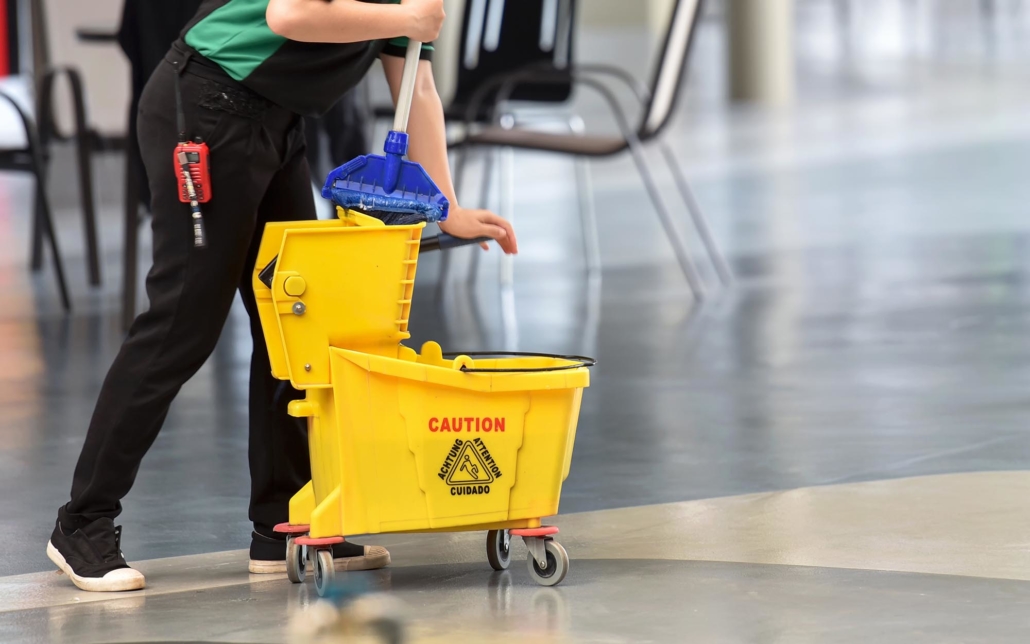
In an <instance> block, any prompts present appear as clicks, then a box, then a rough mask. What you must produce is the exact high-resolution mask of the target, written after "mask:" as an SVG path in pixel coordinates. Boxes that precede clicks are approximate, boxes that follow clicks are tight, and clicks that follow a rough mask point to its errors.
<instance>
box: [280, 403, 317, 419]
mask: <svg viewBox="0 0 1030 644" xmlns="http://www.w3.org/2000/svg"><path fill="white" fill-rule="evenodd" d="M286 413H287V414H289V415H290V416H293V417H294V418H310V417H312V416H315V415H317V413H318V409H317V408H316V407H315V404H314V403H313V402H310V401H307V400H293V401H290V404H289V406H287V407H286Z"/></svg>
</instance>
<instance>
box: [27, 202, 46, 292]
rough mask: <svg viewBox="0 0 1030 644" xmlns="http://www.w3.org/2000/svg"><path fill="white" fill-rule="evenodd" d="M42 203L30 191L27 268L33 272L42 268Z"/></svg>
mask: <svg viewBox="0 0 1030 644" xmlns="http://www.w3.org/2000/svg"><path fill="white" fill-rule="evenodd" d="M42 222H43V204H42V202H41V201H40V200H39V198H37V197H36V193H35V192H33V193H32V250H31V253H30V255H29V258H30V259H29V268H30V269H31V270H32V272H34V273H38V272H39V271H41V270H43V223H42Z"/></svg>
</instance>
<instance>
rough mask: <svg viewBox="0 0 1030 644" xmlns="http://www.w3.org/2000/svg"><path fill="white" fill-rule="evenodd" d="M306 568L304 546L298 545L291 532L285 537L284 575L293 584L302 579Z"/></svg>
mask: <svg viewBox="0 0 1030 644" xmlns="http://www.w3.org/2000/svg"><path fill="white" fill-rule="evenodd" d="M307 569H308V557H307V553H306V552H304V546H301V545H298V544H297V541H296V539H295V538H294V536H293V535H292V534H291V535H289V536H288V537H286V576H287V577H289V578H290V581H292V582H293V583H295V584H299V583H301V582H303V581H304V574H305V573H306V572H307Z"/></svg>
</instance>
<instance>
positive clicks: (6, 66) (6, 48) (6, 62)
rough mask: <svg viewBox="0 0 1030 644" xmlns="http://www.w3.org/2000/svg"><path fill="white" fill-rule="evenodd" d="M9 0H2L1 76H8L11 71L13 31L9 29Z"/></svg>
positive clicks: (0, 7)
mask: <svg viewBox="0 0 1030 644" xmlns="http://www.w3.org/2000/svg"><path fill="white" fill-rule="evenodd" d="M7 1H8V0H0V76H8V75H10V73H11V56H10V50H11V43H13V42H14V38H11V33H10V32H9V31H8V30H7Z"/></svg>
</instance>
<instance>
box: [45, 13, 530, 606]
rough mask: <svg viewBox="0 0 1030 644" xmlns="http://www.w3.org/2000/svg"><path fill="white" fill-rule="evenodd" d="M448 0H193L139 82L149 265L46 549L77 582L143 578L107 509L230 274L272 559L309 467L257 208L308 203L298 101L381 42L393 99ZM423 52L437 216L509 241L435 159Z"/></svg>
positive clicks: (206, 344) (259, 501) (268, 217)
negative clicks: (262, 301) (440, 208)
mask: <svg viewBox="0 0 1030 644" xmlns="http://www.w3.org/2000/svg"><path fill="white" fill-rule="evenodd" d="M443 19H444V10H443V0H403V2H399V1H398V0H330V1H327V0H204V1H203V3H202V4H201V6H200V9H199V10H198V12H197V14H196V15H195V16H194V17H193V19H192V20H191V21H190V22H189V24H187V26H186V27H185V29H184V30H183V32H182V35H181V36H180V38H179V39H178V40H177V41H176V42H175V43H174V44H173V46H172V48H171V50H170V51H169V52H168V54H167V55H166V57H165V60H164V63H163V64H161V65H160V66H159V67H158V69H157V70H156V71H155V72H154V74H153V75H152V76H151V78H150V80H149V81H148V83H147V86H146V88H145V90H144V92H143V95H142V97H141V99H140V106H139V128H138V135H139V143H140V151H141V153H142V156H143V161H144V165H145V167H146V172H147V177H148V181H149V184H150V190H151V194H152V210H153V224H152V226H153V256H154V264H153V268H151V270H150V272H149V274H148V275H147V280H146V288H147V294H148V296H149V299H150V306H149V308H148V310H147V311H145V312H144V313H142V314H140V315H139V317H137V318H136V320H135V321H134V322H133V324H132V327H131V329H130V331H129V333H128V336H127V338H126V340H125V342H124V344H123V345H122V347H121V350H120V351H119V353H118V356H117V357H116V358H115V360H114V363H113V364H112V365H111V368H110V370H109V371H108V373H107V377H106V378H105V379H104V383H103V386H102V388H101V391H100V395H99V397H98V400H97V404H96V407H95V410H94V412H93V416H92V419H91V421H90V424H89V429H88V432H87V434H86V439H85V443H84V445H83V447H82V452H81V454H80V456H79V459H78V463H77V464H76V467H75V471H74V475H73V478H72V487H71V499H70V500H69V501H68V502H67V503H66V504H65V505H63V506H62V507H61V508H60V509H59V510H58V513H57V522H56V525H55V527H54V531H53V534H52V536H51V538H50V541H49V542H48V543H47V554H48V556H49V557H50V559H51V560H52V561H53V562H54V563H55V564H56V565H57V566H58V567H59V568H60V569H61V570H62V571H63V572H65V573H67V574H68V576H69V577H70V578H71V580H72V581H73V582H74V583H75V584H76V585H77V586H78V587H79V588H82V589H84V590H96V591H119V590H131V589H138V588H143V586H144V584H145V580H144V577H143V575H142V573H140V572H139V571H137V570H135V569H133V568H131V567H130V566H129V565H128V564H127V563H126V561H125V558H124V555H123V554H122V548H121V540H122V532H121V528H120V527H119V526H116V525H115V523H114V519H115V518H116V517H117V516H118V515H119V513H120V512H121V499H122V498H124V497H125V495H126V494H127V493H128V492H129V490H130V488H131V487H132V484H133V481H134V479H135V478H136V474H137V472H138V470H139V466H140V462H141V461H142V459H143V456H144V455H145V454H146V452H147V450H148V449H149V448H150V446H151V445H152V444H153V442H154V439H155V438H156V437H157V434H158V431H159V430H160V428H161V425H162V423H163V421H164V419H165V416H166V415H167V413H168V408H169V405H170V404H171V402H172V399H173V398H175V395H176V393H177V392H178V391H179V388H180V387H181V386H182V385H183V383H185V382H186V381H187V380H188V379H189V378H190V377H191V376H193V374H194V373H195V372H196V371H197V370H198V369H199V368H200V367H201V365H203V363H204V362H205V360H206V359H207V358H208V356H209V355H210V354H211V352H212V351H213V350H214V348H215V344H216V342H217V340H218V336H219V334H220V332H221V329H222V326H223V324H224V323H225V320H226V318H227V316H228V314H229V309H230V306H231V305H232V301H233V298H234V295H235V291H236V290H237V289H238V290H239V292H240V294H241V296H242V300H243V303H244V306H245V307H246V309H247V312H248V313H249V314H250V326H251V335H252V338H253V345H254V346H253V354H252V358H251V368H250V392H249V393H250V407H249V441H250V442H249V450H248V458H249V465H250V476H251V491H250V510H249V515H250V520H251V521H252V522H253V526H254V528H253V534H252V539H251V546H250V570H251V571H252V572H255V573H265V572H278V571H282V570H285V542H284V541H283V540H281V539H280V538H279V536H278V535H276V534H274V533H273V531H272V528H273V527H274V526H275V525H276V524H277V523H280V522H285V521H287V520H288V503H289V500H290V497H291V496H292V495H293V494H294V493H295V492H296V491H298V490H299V489H300V488H301V487H302V486H303V485H304V484H305V483H306V482H307V481H308V480H309V479H310V464H309V460H308V448H307V440H306V431H305V427H304V426H303V425H301V424H299V422H298V421H297V420H296V419H293V418H291V417H289V416H288V415H287V412H286V408H287V405H288V404H289V402H290V401H291V400H294V399H297V398H299V397H301V395H302V394H301V393H300V392H298V391H296V390H294V389H292V388H291V387H289V384H288V383H283V382H279V381H277V380H275V379H274V378H273V377H272V375H271V367H270V365H269V359H268V353H267V349H266V347H265V340H264V337H263V336H262V333H261V325H260V323H259V321H258V315H257V311H256V304H255V301H254V293H253V291H252V288H251V279H252V278H251V275H252V272H253V270H254V263H255V256H256V253H257V249H258V244H259V242H260V239H261V234H262V230H263V227H264V225H265V224H266V223H267V222H270V221H294V220H307V219H314V218H315V208H314V198H313V195H312V191H311V179H310V175H309V168H308V161H307V158H306V155H305V144H304V131H303V125H302V123H303V118H302V117H303V116H305V115H317V114H319V113H321V112H323V111H325V110H326V109H328V108H329V107H330V106H331V105H332V104H333V103H334V102H335V101H336V100H337V99H338V98H339V97H340V96H342V95H343V94H344V93H345V92H346V91H347V90H349V89H351V88H352V87H353V86H354V85H355V84H356V83H357V82H358V81H359V80H360V79H361V78H362V77H363V76H364V74H365V73H366V71H367V70H368V69H369V67H370V66H371V65H372V63H373V61H374V60H375V59H377V58H378V59H380V60H381V61H382V63H383V69H384V71H385V74H386V78H387V81H388V83H389V85H390V88H391V90H392V92H393V95H394V100H396V96H397V92H398V90H399V87H400V78H401V72H402V69H403V64H404V60H403V55H404V48H405V46H406V39H407V38H413V39H415V40H417V41H419V42H423V43H431V42H432V41H433V40H434V39H435V38H436V37H437V35H438V33H439V31H440V28H441V25H442V22H443ZM430 55H431V46H427V47H425V48H424V50H423V59H424V60H420V61H419V68H418V75H417V79H416V83H415V85H416V88H415V97H414V102H413V107H412V110H411V119H410V121H409V127H408V129H409V133H410V136H411V141H410V148H409V157H410V158H411V159H412V160H414V161H417V162H419V163H421V164H422V166H423V167H424V168H425V169H426V171H427V172H428V173H429V175H430V176H431V177H432V178H433V180H434V181H435V182H436V184H437V185H438V186H439V187H440V189H441V190H442V191H443V192H444V194H445V195H446V196H447V198H448V199H449V200H450V202H451V204H452V205H451V209H450V214H449V217H448V219H447V221H446V222H444V223H441V225H440V227H441V229H442V230H444V231H445V232H447V233H449V234H451V235H454V236H456V237H462V238H467V239H473V238H478V237H489V238H492V239H494V240H496V241H497V243H498V244H499V245H500V247H501V249H502V250H503V251H504V252H506V253H516V252H517V250H518V247H517V242H516V238H515V233H514V231H513V230H512V227H511V226H510V224H509V223H508V222H507V221H505V220H504V219H502V218H501V217H498V216H497V215H495V214H493V213H491V212H489V211H486V210H472V209H465V208H462V207H461V206H460V205H459V204H458V201H457V199H456V197H455V194H454V188H453V185H452V182H451V177H450V170H449V168H448V161H447V146H446V137H445V130H444V119H443V109H442V107H441V104H440V98H439V95H438V94H437V92H436V88H435V84H434V81H433V75H432V69H431V67H430V65H429V60H428V59H429V57H430ZM176 76H178V78H179V81H180V82H179V83H178V85H179V86H180V88H179V89H178V92H179V93H180V95H181V97H182V104H183V111H184V116H185V120H186V126H187V129H188V130H189V132H188V136H189V137H190V138H191V139H192V138H193V137H198V136H199V137H202V138H203V140H204V141H205V142H206V143H207V145H208V146H209V148H210V173H211V176H210V182H211V185H210V189H211V190H212V195H213V196H212V199H211V200H210V201H209V202H208V203H206V204H204V205H203V216H204V221H205V224H206V228H207V230H206V236H207V246H206V247H204V248H197V247H195V246H194V232H193V226H192V221H191V217H190V207H189V205H188V204H184V203H181V202H180V201H179V194H178V186H177V178H176V174H175V173H176V169H175V167H174V165H173V162H172V159H173V150H174V148H175V146H176V144H177V143H178V142H179V132H178V128H177V125H176V109H175V105H176V92H177V89H176V82H175V80H176ZM334 557H335V558H336V567H337V569H340V568H343V569H349V570H355V569H371V568H376V567H380V566H384V565H386V564H388V563H389V553H388V552H387V551H386V550H385V549H383V548H381V547H374V546H360V545H357V544H353V543H350V542H347V543H345V544H341V545H340V546H339V547H337V548H335V549H334Z"/></svg>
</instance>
